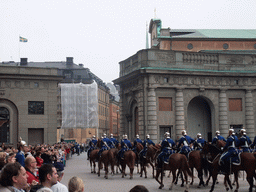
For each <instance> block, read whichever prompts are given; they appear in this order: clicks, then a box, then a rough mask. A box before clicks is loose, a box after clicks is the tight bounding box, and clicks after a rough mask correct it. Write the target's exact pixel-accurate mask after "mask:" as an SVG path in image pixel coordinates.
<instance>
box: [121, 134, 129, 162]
mask: <svg viewBox="0 0 256 192" xmlns="http://www.w3.org/2000/svg"><path fill="white" fill-rule="evenodd" d="M121 147H122V148H121V150H120V151H119V152H118V158H119V160H120V159H123V158H124V152H125V151H128V150H130V149H131V148H132V144H131V142H130V141H129V140H128V136H127V135H123V139H122V140H121Z"/></svg>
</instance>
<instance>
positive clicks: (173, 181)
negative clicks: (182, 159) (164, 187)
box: [169, 169, 180, 190]
mask: <svg viewBox="0 0 256 192" xmlns="http://www.w3.org/2000/svg"><path fill="white" fill-rule="evenodd" d="M176 171H177V170H174V169H172V170H170V172H172V183H171V186H170V188H169V190H172V188H173V184H175V181H176V179H177V178H176ZM179 174H180V171H178V175H177V177H178V176H179ZM175 185H176V184H175Z"/></svg>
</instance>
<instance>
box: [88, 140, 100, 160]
mask: <svg viewBox="0 0 256 192" xmlns="http://www.w3.org/2000/svg"><path fill="white" fill-rule="evenodd" d="M97 142H98V141H97V139H96V137H95V135H93V136H92V139H91V140H90V142H89V149H88V152H87V160H89V157H90V153H91V152H92V151H93V150H94V149H96V146H97Z"/></svg>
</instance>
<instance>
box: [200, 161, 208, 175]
mask: <svg viewBox="0 0 256 192" xmlns="http://www.w3.org/2000/svg"><path fill="white" fill-rule="evenodd" d="M201 164H202V168H203V174H204V176H205V177H207V176H208V170H209V163H208V161H207V159H206V158H204V157H202V158H201Z"/></svg>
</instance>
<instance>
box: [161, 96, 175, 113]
mask: <svg viewBox="0 0 256 192" xmlns="http://www.w3.org/2000/svg"><path fill="white" fill-rule="evenodd" d="M158 101H159V111H172V98H171V97H159V99H158Z"/></svg>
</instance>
